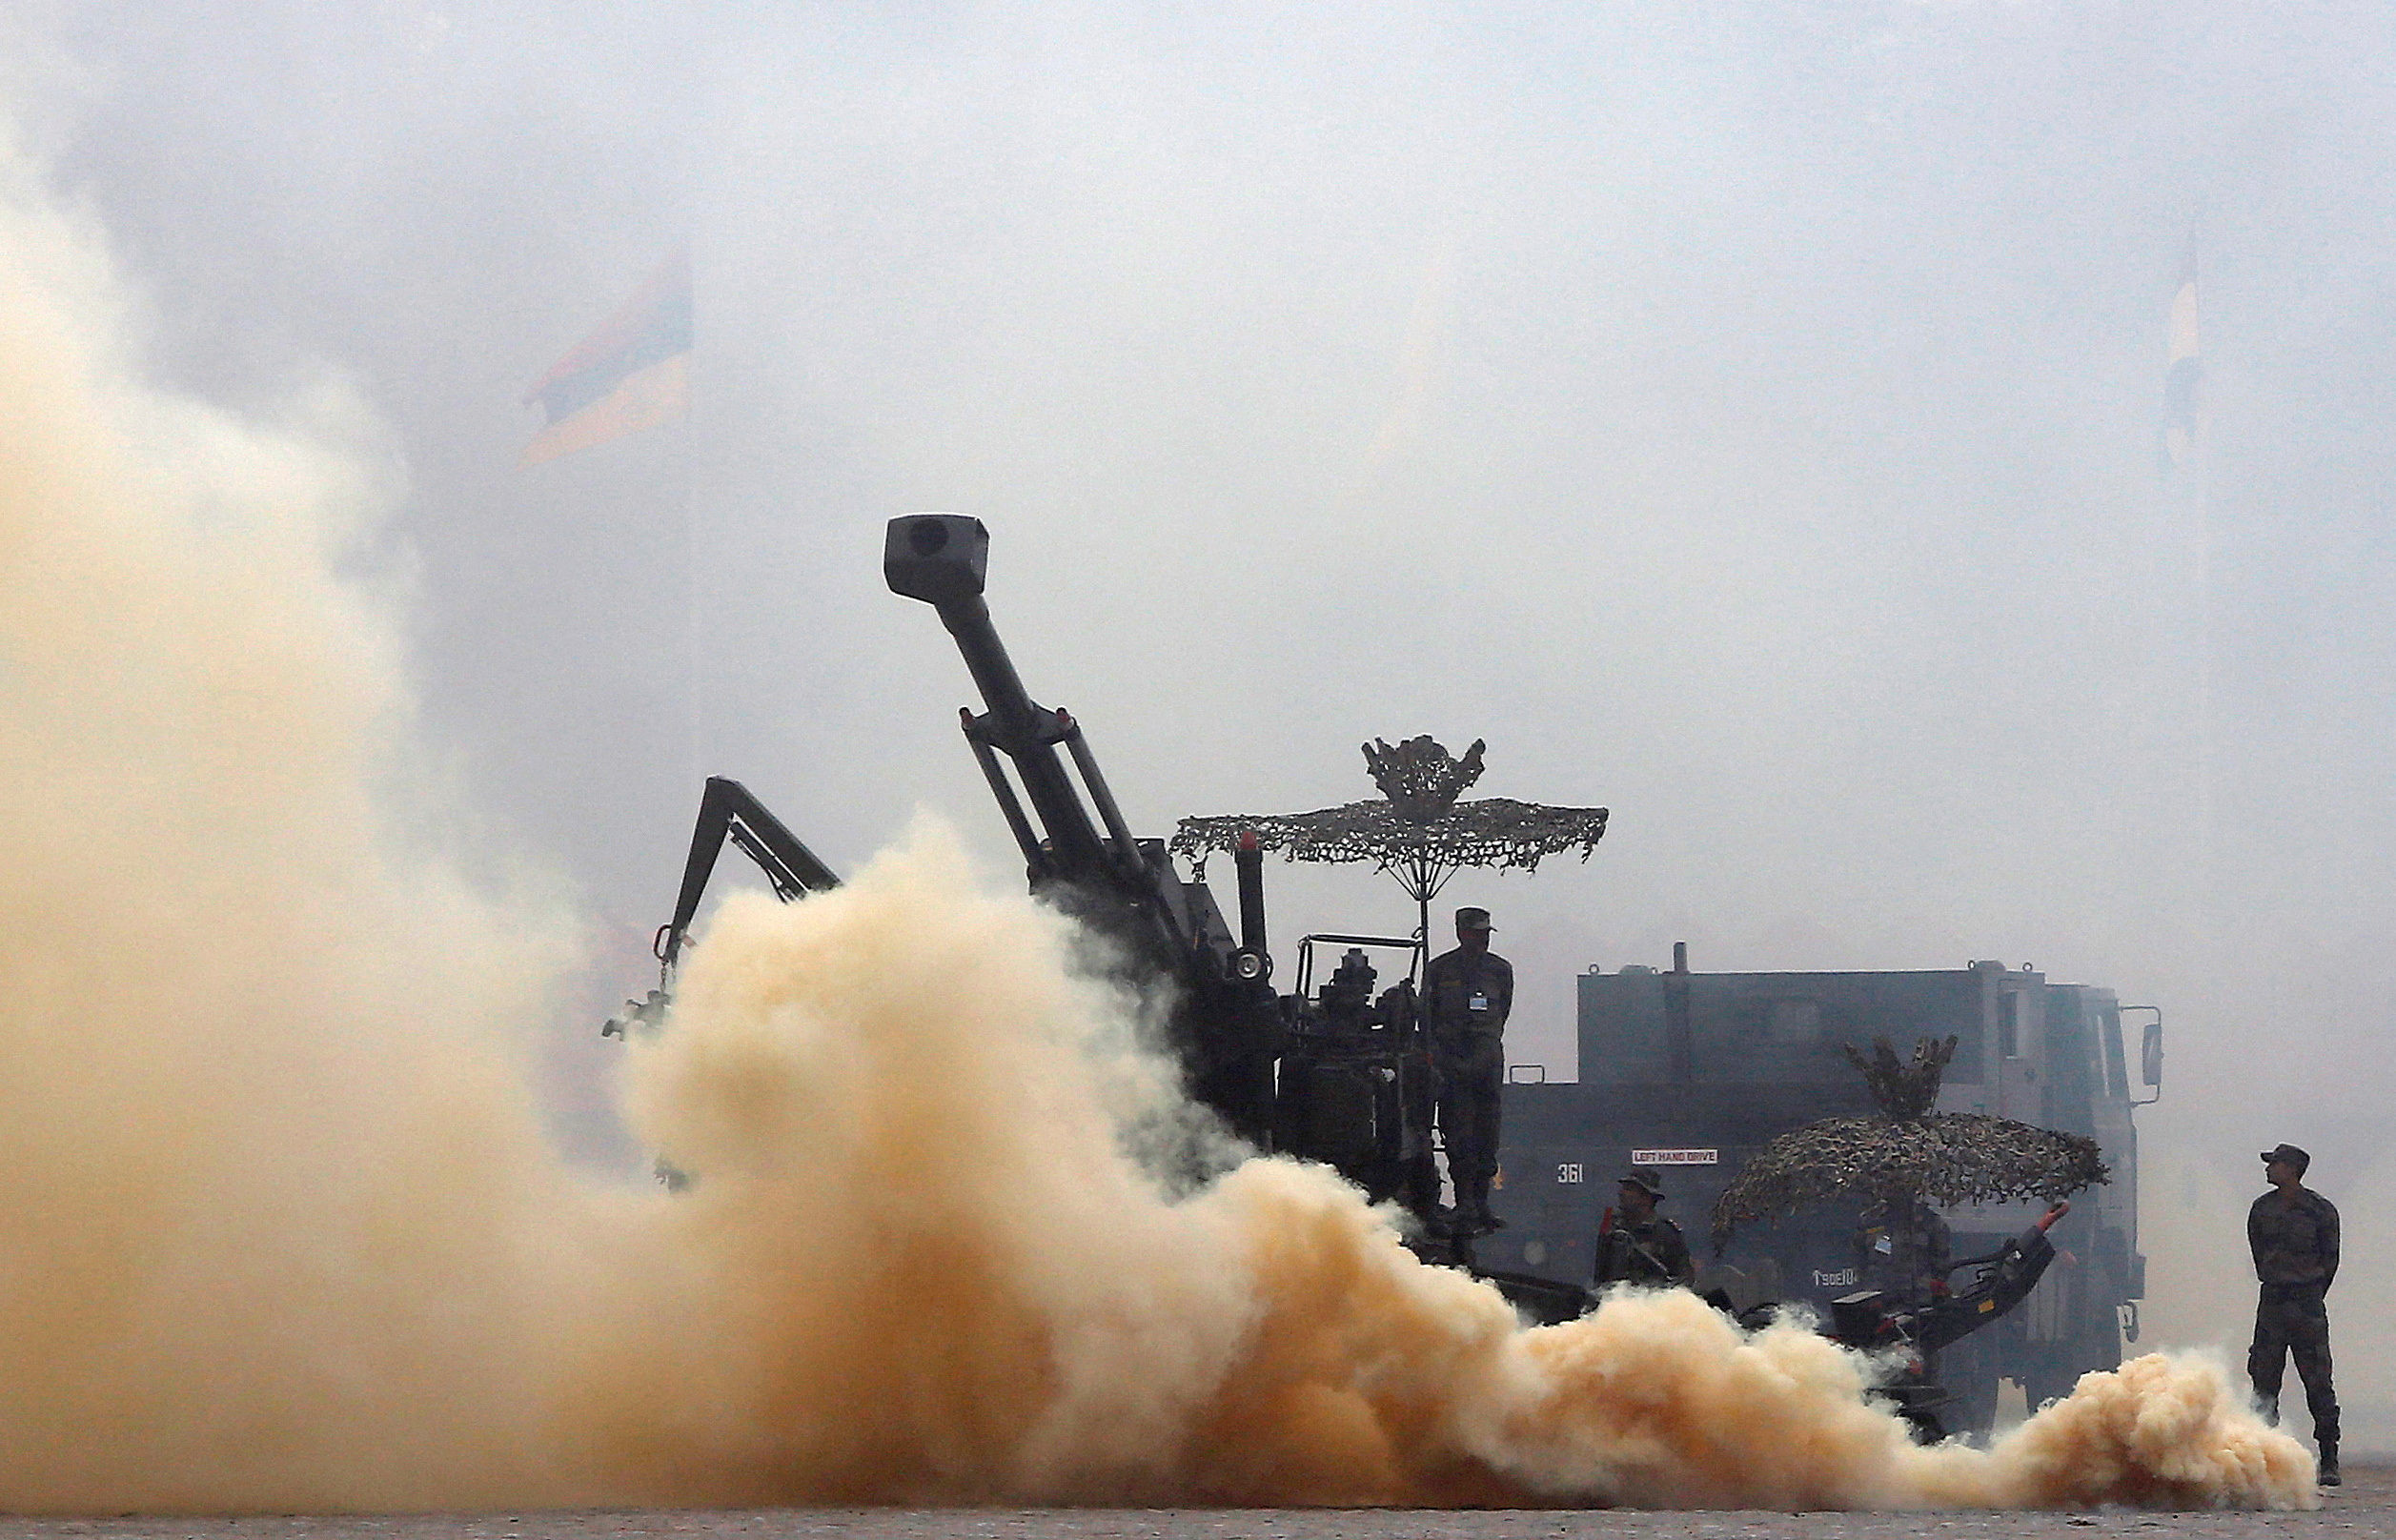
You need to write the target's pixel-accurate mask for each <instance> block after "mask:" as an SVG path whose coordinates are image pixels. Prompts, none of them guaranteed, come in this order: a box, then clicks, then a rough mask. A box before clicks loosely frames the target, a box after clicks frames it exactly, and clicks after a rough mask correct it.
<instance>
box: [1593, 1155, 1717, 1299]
mask: <svg viewBox="0 0 2396 1540" xmlns="http://www.w3.org/2000/svg"><path fill="white" fill-rule="evenodd" d="M1614 1194H1615V1196H1614V1207H1612V1208H1609V1209H1607V1210H1606V1217H1605V1218H1603V1219H1602V1220H1599V1221H1598V1223H1597V1280H1596V1281H1597V1287H1598V1288H1600V1289H1603V1288H1604V1287H1606V1286H1607V1285H1608V1284H1640V1285H1643V1286H1645V1287H1649V1288H1672V1287H1681V1288H1695V1287H1696V1285H1697V1264H1696V1262H1695V1260H1694V1259H1693V1258H1691V1256H1690V1255H1689V1243H1688V1242H1687V1241H1686V1240H1684V1239H1682V1237H1681V1233H1680V1226H1677V1225H1675V1224H1674V1223H1673V1222H1672V1221H1671V1220H1669V1219H1666V1218H1665V1217H1664V1216H1663V1215H1661V1214H1659V1213H1657V1212H1656V1211H1655V1205H1656V1204H1657V1203H1658V1202H1659V1201H1660V1200H1661V1199H1662V1198H1663V1196H1664V1185H1663V1184H1662V1183H1660V1182H1658V1181H1656V1180H1655V1173H1654V1172H1652V1171H1633V1172H1632V1173H1631V1174H1630V1175H1629V1176H1626V1177H1624V1178H1623V1179H1622V1181H1621V1183H1620V1184H1619V1185H1617V1186H1616V1187H1615V1188H1614Z"/></svg>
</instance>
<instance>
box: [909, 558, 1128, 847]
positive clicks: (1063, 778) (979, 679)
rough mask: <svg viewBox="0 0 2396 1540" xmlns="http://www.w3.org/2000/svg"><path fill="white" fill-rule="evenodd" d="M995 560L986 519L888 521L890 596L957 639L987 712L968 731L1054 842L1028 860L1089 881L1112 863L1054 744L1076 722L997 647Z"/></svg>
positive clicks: (966, 666)
mask: <svg viewBox="0 0 2396 1540" xmlns="http://www.w3.org/2000/svg"><path fill="white" fill-rule="evenodd" d="M989 559H990V532H989V531H988V530H987V529H985V527H984V526H983V523H982V520H980V519H978V518H973V517H967V516H965V515H963V514H908V515H905V516H904V517H898V518H894V519H892V520H890V524H889V528H888V531H887V533H886V535H885V536H884V538H883V549H882V573H883V579H884V580H885V581H886V582H888V583H889V585H890V591H891V592H892V593H894V594H898V595H900V596H902V597H904V598H914V599H921V600H923V601H924V603H926V604H929V605H931V606H932V607H933V608H934V609H936V610H938V611H939V612H940V619H941V624H943V625H944V626H946V627H947V628H948V634H949V636H951V637H953V638H956V642H957V651H958V652H959V653H960V654H962V655H963V656H964V660H965V668H966V671H967V672H969V673H970V674H972V676H973V683H974V687H975V688H976V689H978V690H980V691H981V692H982V701H983V704H984V706H985V708H986V709H987V711H988V713H989V715H988V716H987V718H985V719H984V721H983V723H979V724H975V725H971V726H968V728H967V729H966V730H967V732H968V733H972V732H976V731H984V732H986V734H987V737H988V740H989V741H990V742H991V743H992V744H993V745H994V746H995V747H997V748H998V749H999V750H1000V751H1001V752H1003V753H1005V755H1006V757H1007V758H1008V759H1010V760H1014V761H1015V772H1016V774H1017V775H1019V776H1021V777H1022V778H1023V781H1024V794H1025V798H1026V799H1027V800H1029V801H1030V802H1031V805H1032V809H1033V811H1035V812H1036V813H1038V814H1039V816H1040V822H1041V826H1042V828H1044V829H1045V830H1046V833H1047V836H1048V844H1049V847H1050V848H1049V852H1048V853H1047V855H1046V857H1044V856H1043V853H1042V852H1040V851H1038V850H1036V849H1035V850H1026V851H1025V859H1026V860H1027V861H1030V862H1031V863H1032V864H1033V865H1035V866H1041V865H1046V866H1047V867H1049V868H1050V869H1051V870H1053V871H1054V872H1055V873H1056V874H1057V875H1059V876H1063V877H1067V878H1072V877H1077V876H1079V877H1087V876H1089V875H1091V874H1092V873H1094V872H1096V871H1098V870H1099V869H1101V868H1103V867H1105V866H1106V865H1107V855H1106V847H1105V845H1104V844H1103V843H1102V842H1101V841H1100V840H1099V837H1098V828H1097V825H1095V824H1094V823H1092V822H1091V821H1090V816H1089V809H1088V808H1087V807H1086V806H1085V805H1083V801H1082V798H1081V794H1080V793H1079V792H1078V791H1077V790H1076V789H1075V787H1074V785H1073V781H1072V778H1071V777H1069V776H1068V775H1066V769H1065V765H1064V762H1063V761H1062V760H1059V759H1058V757H1057V744H1058V743H1059V742H1062V741H1065V740H1066V739H1067V738H1068V737H1069V735H1070V734H1071V733H1072V731H1073V727H1072V721H1071V719H1070V718H1066V717H1064V716H1062V715H1061V714H1059V713H1056V712H1051V711H1048V710H1046V708H1044V707H1042V706H1041V705H1040V704H1039V702H1037V701H1035V700H1033V699H1032V698H1031V692H1030V691H1028V690H1026V689H1025V688H1024V680H1023V676H1021V675H1020V674H1018V673H1016V672H1015V661H1014V659H1011V658H1009V657H1007V655H1006V644H1005V642H1002V641H1001V640H999V635H998V628H997V627H995V626H993V625H992V624H991V623H990V607H989V605H988V604H986V603H985V602H984V601H983V598H982V588H983V581H984V578H985V577H986V575H987V573H988V570H989ZM1101 784H1103V782H1102V783H1101ZM1125 856H1126V860H1127V861H1134V860H1136V859H1137V856H1136V853H1134V852H1131V851H1126V852H1125Z"/></svg>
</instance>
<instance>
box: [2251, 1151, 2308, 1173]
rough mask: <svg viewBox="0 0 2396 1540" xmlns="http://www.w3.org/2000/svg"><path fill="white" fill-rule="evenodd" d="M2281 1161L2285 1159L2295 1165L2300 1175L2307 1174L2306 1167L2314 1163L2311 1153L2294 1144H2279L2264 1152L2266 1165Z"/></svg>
mask: <svg viewBox="0 0 2396 1540" xmlns="http://www.w3.org/2000/svg"><path fill="white" fill-rule="evenodd" d="M2279 1161H2285V1162H2287V1163H2288V1164H2289V1165H2293V1166H2295V1167H2296V1174H2297V1175H2298V1176H2303V1175H2304V1174H2305V1167H2306V1166H2309V1165H2312V1164H2313V1158H2312V1157H2311V1156H2310V1155H2307V1154H2305V1152H2304V1151H2303V1150H2301V1149H2299V1148H2297V1147H2296V1146H2295V1145H2275V1146H2274V1147H2272V1148H2270V1149H2266V1150H2264V1152H2263V1163H2264V1165H2272V1164H2273V1163H2275V1162H2279Z"/></svg>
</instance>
